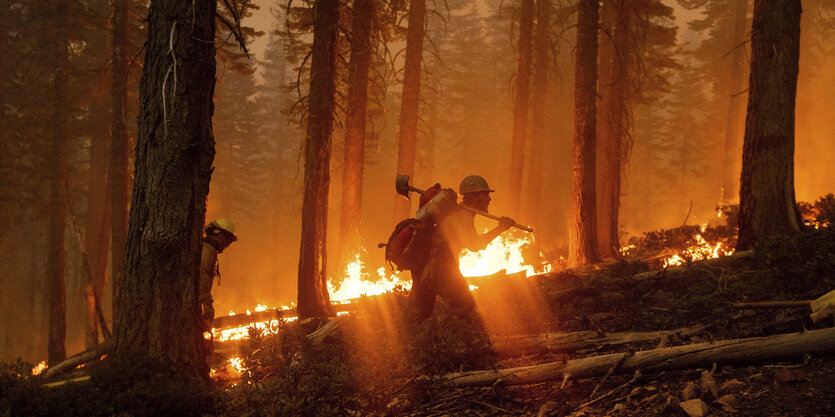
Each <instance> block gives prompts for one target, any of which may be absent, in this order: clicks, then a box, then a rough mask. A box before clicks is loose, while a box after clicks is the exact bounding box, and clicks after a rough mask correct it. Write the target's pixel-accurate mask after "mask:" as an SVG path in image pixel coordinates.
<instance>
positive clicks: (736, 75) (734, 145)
mask: <svg viewBox="0 0 835 417" xmlns="http://www.w3.org/2000/svg"><path fill="white" fill-rule="evenodd" d="M733 22H734V38H733V45H731V47H732V48H734V49H733V50H732V52H731V54H730V57H729V58H730V65H729V66H730V71H731V79H730V88H729V89H728V92H727V93H728V113H727V115H726V117H727V119H726V120H725V146H724V151H723V161H722V190H721V195H720V198H719V201H720V202H722V203H728V202H730V201H729V200H730V198H732V197H734V196H737V195H739V189H738V187H739V160H740V146H739V145H740V144H739V139H740V136H741V135H740V132H739V124H740V123H739V118H740V116H741V113H742V104H743V103H744V102H743V100H744V98H745V95H744V94H742V93H743V90H744V88H745V84H744V82H745V79H744V77H743V76H744V75H745V67H744V65H745V57H746V51H745V46H744V45H743V44H744V42H745V34H746V29H747V27H746V22H748V0H737V1H736V2H735V3H734V9H733Z"/></svg>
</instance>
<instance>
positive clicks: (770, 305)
mask: <svg viewBox="0 0 835 417" xmlns="http://www.w3.org/2000/svg"><path fill="white" fill-rule="evenodd" d="M812 301H814V300H798V301H751V302H739V303H731V307H733V308H738V309H740V310H746V309H747V310H769V309H775V308H809V306H811V305H812Z"/></svg>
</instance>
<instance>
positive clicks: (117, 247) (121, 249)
mask: <svg viewBox="0 0 835 417" xmlns="http://www.w3.org/2000/svg"><path fill="white" fill-rule="evenodd" d="M127 13H128V0H114V1H113V36H112V39H111V45H110V46H111V65H112V66H113V67H112V69H111V71H110V75H111V77H112V78H111V87H110V98H111V102H110V105H111V112H110V118H111V119H110V170H109V172H108V175H109V177H108V179H109V181H110V210H111V211H110V227H111V234H110V260H111V261H110V268H111V274H112V275H111V280H110V283H111V287H112V289H113V299H112V308H111V311H112V313H111V316H112V319H113V323H112V326H111V329H112V330H113V333H116V331H117V329H118V327H119V314H118V311H119V298H120V292H121V286H122V279H123V277H124V275H125V256H126V253H125V246H126V243H127V236H128V191H129V190H130V184H129V183H128V179H129V178H130V172H129V170H130V167H129V166H128V144H129V143H130V135H129V133H128V127H127V125H126V124H125V108H126V106H125V104H126V103H127V86H126V83H127V64H128V59H129V57H128V56H127V55H128V53H127V48H128V38H127ZM157 96H158V95H157ZM149 98H150V97H149Z"/></svg>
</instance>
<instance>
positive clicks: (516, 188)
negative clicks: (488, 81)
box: [508, 0, 534, 216]
mask: <svg viewBox="0 0 835 417" xmlns="http://www.w3.org/2000/svg"><path fill="white" fill-rule="evenodd" d="M533 15H534V2H533V0H522V10H521V14H520V16H519V45H518V48H519V60H518V61H517V63H516V91H515V94H514V95H513V139H512V142H511V145H510V184H509V193H508V198H509V200H510V215H511V216H518V215H519V213H520V210H519V207H520V205H521V202H522V176H523V173H524V172H525V169H524V168H525V139H526V135H527V128H528V96H529V94H530V78H531V43H532V41H533Z"/></svg>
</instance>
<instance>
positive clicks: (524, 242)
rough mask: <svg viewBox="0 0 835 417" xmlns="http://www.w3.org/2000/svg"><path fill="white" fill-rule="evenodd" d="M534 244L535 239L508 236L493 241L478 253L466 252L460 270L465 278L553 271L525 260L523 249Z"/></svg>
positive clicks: (462, 257) (547, 265)
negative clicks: (502, 273) (503, 272)
mask: <svg viewBox="0 0 835 417" xmlns="http://www.w3.org/2000/svg"><path fill="white" fill-rule="evenodd" d="M532 243H533V238H528V236H524V237H521V238H514V237H512V236H508V235H507V234H504V235H501V236H499V237H498V238H496V239H493V241H492V242H490V244H489V245H487V247H486V248H484V249H482V250H480V251H478V252H470V251H468V250H464V252H463V254H462V255H461V257H460V258H459V259H458V263H459V269H461V274H463V275H464V276H465V277H479V276H487V275H492V274H495V273H497V272H499V271H501V270H505V272H506V273H507V274H508V275H509V274H513V273H516V272H521V271H525V275H526V276H528V277H529V276H531V275H535V274H543V273H548V272H550V271H551V265H550V264H548V263H544V262H543V263H541V264H540V265H539V268H537V267H534V266H533V265H531V264H530V263H529V262H528V261H526V260H525V258H524V256H523V255H522V249H523V248H524V247H525V246H528V245H530V244H532ZM540 256H542V254H540Z"/></svg>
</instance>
